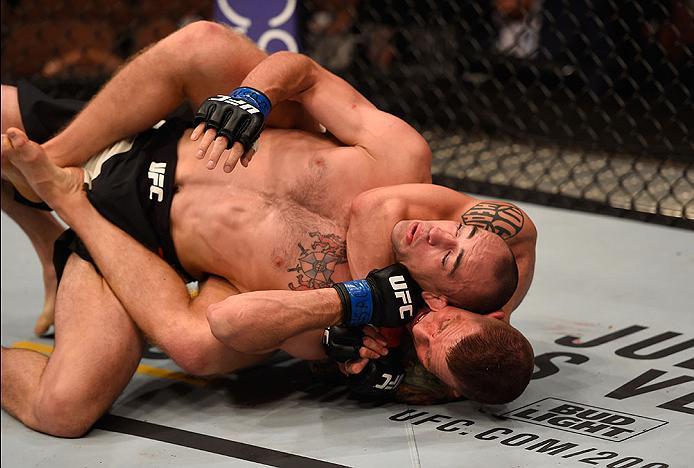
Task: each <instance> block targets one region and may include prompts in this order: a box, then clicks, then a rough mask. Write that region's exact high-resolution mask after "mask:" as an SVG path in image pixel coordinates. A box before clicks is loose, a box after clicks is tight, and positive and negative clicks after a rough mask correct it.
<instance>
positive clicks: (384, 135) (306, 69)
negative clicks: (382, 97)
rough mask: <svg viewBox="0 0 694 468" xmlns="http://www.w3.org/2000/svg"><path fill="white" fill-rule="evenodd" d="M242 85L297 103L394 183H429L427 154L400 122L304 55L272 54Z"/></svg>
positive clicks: (422, 142)
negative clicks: (390, 174)
mask: <svg viewBox="0 0 694 468" xmlns="http://www.w3.org/2000/svg"><path fill="white" fill-rule="evenodd" d="M243 86H250V87H253V88H256V89H259V90H261V91H263V92H264V93H265V94H267V96H268V97H269V98H270V100H271V101H272V102H273V103H274V102H276V101H280V100H284V99H291V100H294V101H297V102H299V103H301V104H303V106H304V107H305V108H306V110H307V111H308V112H309V113H310V114H311V115H312V116H313V117H314V118H315V119H316V120H317V121H318V122H320V123H321V124H322V125H324V126H325V127H326V128H327V130H328V131H329V132H330V133H332V134H333V135H334V136H335V137H336V138H337V139H338V140H339V141H341V142H342V143H344V144H345V145H346V146H354V147H357V148H361V149H362V150H363V151H365V152H366V153H367V154H368V155H369V156H370V157H371V158H373V159H374V160H375V162H376V166H377V167H376V170H383V171H389V172H390V173H392V174H393V177H398V179H397V180H410V181H413V182H414V181H417V182H430V181H431V168H430V164H431V150H430V149H429V145H428V144H427V142H426V141H425V140H424V138H423V137H422V136H421V135H420V134H419V133H418V132H417V131H416V130H415V129H414V128H412V127H411V126H410V125H408V124H407V123H406V122H404V121H403V120H401V119H399V118H397V117H395V116H394V115H391V114H388V113H386V112H382V111H380V110H378V109H377V108H376V107H375V106H374V105H373V104H371V103H370V102H369V101H368V100H367V99H366V98H365V97H364V96H362V95H361V94H360V93H359V92H358V91H357V90H356V89H354V88H353V87H352V86H351V85H350V84H349V83H347V82H346V81H344V80H343V79H341V78H339V77H338V76H336V75H334V74H333V73H330V72H329V71H328V70H326V69H324V68H323V67H321V66H320V65H319V64H317V63H316V62H314V61H313V60H312V59H310V58H309V57H307V56H305V55H301V54H296V53H292V52H278V53H275V54H273V55H271V56H270V57H268V58H267V59H265V60H264V61H263V62H261V63H260V64H258V65H257V66H256V68H254V69H253V70H252V71H251V72H250V73H249V74H248V76H247V77H246V79H244V81H243Z"/></svg>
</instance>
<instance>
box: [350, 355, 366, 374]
mask: <svg viewBox="0 0 694 468" xmlns="http://www.w3.org/2000/svg"><path fill="white" fill-rule="evenodd" d="M368 363H369V360H368V359H365V358H362V359H357V360H354V361H347V362H346V363H345V372H347V373H348V374H358V373H360V372H361V371H363V370H364V368H365V367H366V365H367V364H368Z"/></svg>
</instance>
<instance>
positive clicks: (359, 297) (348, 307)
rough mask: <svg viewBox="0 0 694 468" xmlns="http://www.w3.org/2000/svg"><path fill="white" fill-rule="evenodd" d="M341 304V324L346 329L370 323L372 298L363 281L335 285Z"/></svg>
mask: <svg viewBox="0 0 694 468" xmlns="http://www.w3.org/2000/svg"><path fill="white" fill-rule="evenodd" d="M333 287H334V288H335V289H336V290H337V294H338V296H340V302H342V313H343V320H342V321H343V324H344V325H346V326H348V327H357V326H359V325H366V324H367V323H371V320H372V318H373V312H374V310H373V309H374V307H373V303H374V297H373V294H372V291H371V288H370V287H369V282H368V281H367V280H365V279H362V280H354V281H345V282H343V283H335V284H334V285H333Z"/></svg>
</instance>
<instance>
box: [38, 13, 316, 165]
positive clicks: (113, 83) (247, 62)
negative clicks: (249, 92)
mask: <svg viewBox="0 0 694 468" xmlns="http://www.w3.org/2000/svg"><path fill="white" fill-rule="evenodd" d="M265 57H266V54H265V53H264V52H262V51H261V50H260V49H258V48H257V47H256V46H255V45H253V44H252V43H251V42H250V41H249V40H248V39H246V38H245V37H243V36H242V35H240V34H238V33H235V32H233V31H232V30H231V29H230V28H227V27H225V26H222V25H219V24H215V23H211V22H207V21H199V22H196V23H193V24H190V25H188V26H186V27H184V28H182V29H180V30H178V31H176V32H175V33H173V34H171V35H170V36H168V37H166V38H164V39H162V40H161V41H159V42H158V43H156V44H154V45H153V46H151V47H150V48H148V49H145V50H144V51H142V52H140V53H139V54H138V55H136V56H135V57H133V58H132V59H131V60H130V61H129V62H128V63H127V64H126V65H125V66H124V67H122V68H121V69H120V70H119V71H118V72H117V73H116V75H115V76H114V77H113V78H112V79H111V80H110V81H109V82H108V83H107V84H106V85H105V86H104V88H103V89H102V90H101V91H99V93H98V94H97V95H96V96H95V97H94V98H93V99H92V100H91V101H90V102H89V103H88V104H87V106H86V107H85V108H84V109H83V110H82V112H80V114H78V115H77V117H75V119H74V120H73V121H72V122H71V123H70V124H69V125H68V126H67V127H66V128H65V129H64V130H63V131H62V132H60V133H59V134H58V135H56V136H55V137H54V138H52V139H51V140H49V141H48V142H46V143H45V144H44V148H45V150H46V152H47V154H48V155H49V157H50V158H51V159H52V160H53V162H55V163H56V164H58V165H60V166H63V167H65V166H79V165H81V164H82V163H84V162H85V161H86V160H87V159H89V158H90V157H91V156H92V155H93V154H95V153H97V152H99V151H100V150H102V149H103V148H105V147H107V146H108V145H110V144H112V143H114V142H116V141H118V140H121V139H123V138H127V137H129V136H131V135H134V134H137V133H139V132H141V131H144V130H146V129H148V128H150V127H152V126H153V125H154V124H156V123H157V122H158V121H159V120H161V119H163V118H165V117H166V116H167V115H168V114H169V113H170V112H171V111H173V110H174V109H176V108H177V107H178V106H179V105H181V104H182V103H183V102H184V101H188V102H190V104H191V105H192V106H193V107H194V108H197V107H198V106H199V105H200V103H201V102H202V101H203V100H204V99H205V98H207V97H208V96H210V95H214V94H218V93H227V92H229V91H230V90H231V89H233V88H235V87H236V86H238V85H239V84H240V82H241V80H242V79H243V78H244V77H245V76H246V74H248V72H249V71H250V70H252V69H253V67H255V66H256V65H257V64H258V63H260V62H261V61H262V60H263V59H264V58H265ZM269 79H270V80H272V79H273V78H272V76H270V77H269ZM306 120H307V119H306V115H305V112H304V111H303V109H300V106H297V105H295V104H294V103H281V105H279V106H276V107H275V109H274V110H273V112H272V113H271V114H270V117H269V119H268V122H267V123H268V125H270V126H279V127H288V128H295V127H297V126H298V127H301V126H303V124H304V123H305V121H306ZM306 125H308V124H306Z"/></svg>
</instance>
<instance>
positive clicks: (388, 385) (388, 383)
mask: <svg viewBox="0 0 694 468" xmlns="http://www.w3.org/2000/svg"><path fill="white" fill-rule="evenodd" d="M381 377H383V382H382V383H380V384H378V385H374V387H375V388H377V389H379V390H393V389H395V388H397V387H398V385H400V381H401V380H402V379H403V377H405V374H398V375H396V376H395V378H393V374H388V373H384V374H383V375H381Z"/></svg>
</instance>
